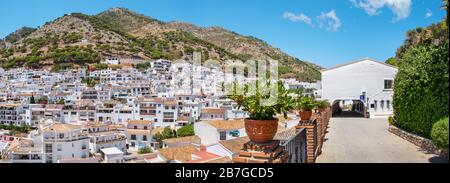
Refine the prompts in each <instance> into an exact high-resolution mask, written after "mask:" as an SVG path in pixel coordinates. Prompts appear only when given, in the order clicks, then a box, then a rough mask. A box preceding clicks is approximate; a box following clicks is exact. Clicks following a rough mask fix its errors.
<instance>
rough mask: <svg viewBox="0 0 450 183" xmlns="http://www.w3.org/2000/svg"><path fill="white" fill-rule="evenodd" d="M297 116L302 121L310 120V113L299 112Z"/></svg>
mask: <svg viewBox="0 0 450 183" xmlns="http://www.w3.org/2000/svg"><path fill="white" fill-rule="evenodd" d="M299 115H300V119H301V120H302V121H307V120H311V116H312V111H300V112H299Z"/></svg>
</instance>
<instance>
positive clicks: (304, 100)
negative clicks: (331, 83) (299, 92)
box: [296, 97, 316, 121]
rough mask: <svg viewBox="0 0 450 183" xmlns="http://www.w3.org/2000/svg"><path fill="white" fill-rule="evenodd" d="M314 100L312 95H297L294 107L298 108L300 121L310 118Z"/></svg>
mask: <svg viewBox="0 0 450 183" xmlns="http://www.w3.org/2000/svg"><path fill="white" fill-rule="evenodd" d="M315 104H316V103H315V101H314V98H312V97H299V98H298V101H297V103H296V109H297V110H299V115H300V119H301V120H302V121H306V120H311V116H312V110H313V109H314V107H315Z"/></svg>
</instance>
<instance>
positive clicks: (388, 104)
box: [386, 100, 391, 110]
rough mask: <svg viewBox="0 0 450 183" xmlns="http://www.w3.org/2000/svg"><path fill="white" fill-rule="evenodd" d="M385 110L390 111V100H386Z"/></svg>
mask: <svg viewBox="0 0 450 183" xmlns="http://www.w3.org/2000/svg"><path fill="white" fill-rule="evenodd" d="M386 108H387V109H389V110H390V109H391V101H390V100H386Z"/></svg>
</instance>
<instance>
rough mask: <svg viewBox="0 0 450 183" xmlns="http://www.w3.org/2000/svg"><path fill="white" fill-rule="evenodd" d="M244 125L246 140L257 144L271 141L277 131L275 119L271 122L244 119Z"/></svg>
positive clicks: (276, 120)
mask: <svg viewBox="0 0 450 183" xmlns="http://www.w3.org/2000/svg"><path fill="white" fill-rule="evenodd" d="M244 123H245V131H246V132H247V136H248V138H250V140H251V141H252V142H255V143H259V144H262V143H268V142H270V141H272V139H273V137H274V136H275V134H276V133H277V130H278V119H277V118H274V119H271V120H253V119H244Z"/></svg>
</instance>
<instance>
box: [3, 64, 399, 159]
mask: <svg viewBox="0 0 450 183" xmlns="http://www.w3.org/2000/svg"><path fill="white" fill-rule="evenodd" d="M103 63H104V64H107V65H109V66H111V65H119V64H121V59H120V58H109V59H106V60H104V61H103ZM142 63H146V64H148V66H149V67H148V68H146V69H145V70H143V69H139V70H138V69H135V68H133V67H121V68H118V69H111V67H108V68H106V69H103V70H93V69H87V68H79V69H71V70H63V71H59V72H50V71H46V70H27V69H24V68H18V69H11V70H7V71H5V70H0V78H1V80H0V88H1V90H0V124H1V125H2V126H3V127H4V129H5V127H6V126H10V127H11V126H14V127H13V128H10V129H11V130H1V131H0V152H1V157H2V160H1V161H2V162H9V163H231V162H233V157H236V156H239V153H240V150H241V147H242V146H243V144H244V143H246V142H248V140H249V139H248V137H247V134H246V131H245V126H244V118H246V117H248V114H247V113H246V112H244V111H242V110H241V109H239V108H238V106H237V105H236V102H234V101H232V100H230V99H228V98H226V97H225V93H224V89H223V88H222V87H223V86H220V85H217V84H216V82H211V83H208V82H203V83H201V86H194V85H193V84H192V83H191V86H188V87H187V88H191V89H190V90H187V91H181V92H180V91H175V89H174V88H173V87H171V86H173V85H172V84H173V83H172V84H171V82H172V80H173V79H172V76H174V75H173V72H177V74H176V75H175V76H183V77H184V76H188V75H189V74H190V73H178V72H179V71H180V68H182V67H190V65H189V64H187V65H186V63H184V64H172V61H169V60H161V59H160V60H153V61H142ZM197 69H200V70H201V72H198V73H200V74H201V76H198V77H201V78H213V80H217V79H218V78H223V77H224V76H223V75H220V73H219V72H213V71H212V70H210V69H206V68H197ZM218 73H219V74H218ZM348 73H350V74H352V75H358V79H357V80H359V81H357V80H355V81H354V82H353V83H354V85H346V87H347V88H341V86H342V83H345V82H346V80H347V78H348V77H351V76H349V75H348ZM367 73H369V74H367ZM395 74H396V68H395V67H392V66H389V65H386V64H384V63H381V62H377V61H373V60H371V59H362V60H359V61H356V62H351V63H349V64H346V65H342V66H338V67H335V68H330V69H327V70H323V71H322V77H323V80H322V81H317V82H314V83H307V82H299V81H297V80H295V79H281V80H282V82H283V85H284V86H285V87H286V88H289V89H302V90H303V91H304V92H303V95H308V96H314V97H315V98H316V99H317V100H328V101H331V103H332V104H333V105H332V107H331V109H332V113H333V114H334V113H339V112H341V111H342V109H341V108H343V107H345V106H349V105H350V108H349V109H351V110H352V111H353V112H357V113H360V114H361V115H362V116H364V117H367V118H369V117H371V118H377V117H381V118H387V117H388V116H390V115H391V114H392V106H391V105H392V103H391V101H392V84H393V83H392V82H393V78H395ZM234 77H235V79H236V78H237V79H238V80H239V79H240V80H242V81H241V82H245V81H243V80H245V79H244V78H243V77H242V76H241V77H236V76H234ZM86 80H95V81H97V82H96V83H94V84H92V83H88V82H86ZM193 88H196V89H197V90H195V91H194V89H193ZM196 91H197V92H196ZM198 91H200V92H198ZM340 92H341V93H340ZM327 115H331V114H327ZM280 119H282V118H280ZM299 120H300V118H299V116H298V114H297V113H296V112H291V113H290V114H289V115H288V118H287V119H283V120H280V121H279V122H278V123H279V124H278V130H277V134H276V135H275V137H274V139H275V140H280V145H283V146H286V147H289V146H292V147H294V148H292V150H290V151H289V150H288V153H289V156H290V157H291V158H290V161H289V162H293V163H295V162H307V161H308V160H307V159H305V158H304V157H305V154H304V153H306V152H301V151H300V152H298V151H295V149H296V146H300V145H304V143H303V144H301V143H295V139H297V138H296V137H297V136H300V134H301V133H299V132H298V131H296V127H295V126H296V125H297V124H298V123H299ZM180 129H181V130H180ZM325 129H326V127H325ZM180 131H184V132H180ZM186 131H188V132H187V133H186ZM177 133H178V135H176V134H177ZM163 135H166V136H170V137H166V138H165V139H164V140H160V139H161V136H163ZM303 135H304V134H303ZM322 135H323V136H324V134H322ZM287 149H289V148H287ZM295 153H297V155H296V154H295ZM295 157H297V159H296V158H295ZM299 157H302V158H301V159H299Z"/></svg>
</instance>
